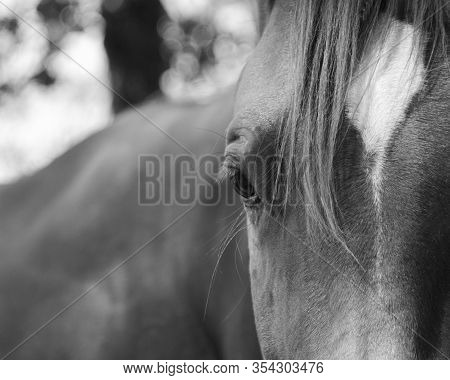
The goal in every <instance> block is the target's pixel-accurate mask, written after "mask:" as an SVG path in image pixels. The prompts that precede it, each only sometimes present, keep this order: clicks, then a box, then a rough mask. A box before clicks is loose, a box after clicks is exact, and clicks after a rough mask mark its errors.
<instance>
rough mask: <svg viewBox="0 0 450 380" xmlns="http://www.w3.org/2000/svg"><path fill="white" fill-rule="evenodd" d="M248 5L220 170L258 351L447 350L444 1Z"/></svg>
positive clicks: (373, 354)
mask: <svg viewBox="0 0 450 380" xmlns="http://www.w3.org/2000/svg"><path fill="white" fill-rule="evenodd" d="M259 8H260V16H261V17H260V23H261V26H262V27H261V29H262V31H263V33H262V36H261V40H260V42H259V44H258V46H257V47H256V50H255V52H254V54H253V56H252V57H251V59H250V61H249V63H248V64H247V66H246V68H245V70H244V73H243V75H242V77H241V80H240V85H239V89H238V92H237V98H236V106H235V117H234V120H233V123H232V124H231V125H230V127H229V130H228V145H227V148H226V157H227V158H226V161H225V165H224V166H225V170H224V171H225V172H226V173H227V175H228V176H229V177H230V178H232V179H233V180H234V181H235V183H236V187H237V190H238V191H239V192H240V193H241V194H243V197H244V203H245V206H246V207H245V208H246V213H247V221H248V222H247V225H248V228H247V230H248V231H247V232H248V236H249V243H250V245H249V248H250V273H251V285H252V297H253V306H254V312H255V318H256V326H257V331H258V336H259V340H260V344H261V348H262V351H263V355H264V356H265V357H268V358H278V359H296V358H305V357H307V358H341V359H342V358H353V359H358V358H385V359H391V358H392V359H393V358H404V359H405V358H449V357H450V335H449V327H450V324H449V316H450V309H449V305H450V291H449V290H450V288H449V285H450V281H449V279H450V260H449V255H450V108H449V107H450V73H449V62H448V58H447V56H446V55H447V54H448V38H449V36H448V33H449V28H450V27H449V21H448V15H449V4H448V2H447V3H446V4H445V2H444V1H442V2H441V1H437V0H433V1H426V0H423V1H395V0H392V1H384V0H374V1H367V0H360V1H358V0H355V1H347V0H301V1H296V0H275V1H261V2H260V3H259ZM274 154H275V156H276V157H277V159H278V162H280V164H279V165H278V166H277V167H276V168H275V169H276V171H274V170H273V166H269V167H264V166H262V165H263V162H264V160H266V161H268V160H269V159H270V156H271V155H272V156H273V155H274ZM255 155H257V156H258V157H260V160H259V161H258V164H257V165H256V166H255V165H254V164H253V165H252V166H250V164H249V163H250V162H251V163H254V162H255V160H254V158H253V157H254V156H255ZM250 159H251V161H250ZM272 162H273V161H272ZM258 165H261V166H258ZM274 173H275V174H276V175H274ZM236 178H238V179H239V180H236Z"/></svg>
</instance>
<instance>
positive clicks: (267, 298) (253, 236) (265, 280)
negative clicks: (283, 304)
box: [248, 223, 280, 359]
mask: <svg viewBox="0 0 450 380" xmlns="http://www.w3.org/2000/svg"><path fill="white" fill-rule="evenodd" d="M260 235H261V234H260V232H259V231H258V229H257V228H255V226H254V225H252V224H251V223H248V242H249V251H250V279H251V288H252V298H253V309H254V314H255V321H256V329H257V332H258V338H259V342H260V345H261V349H262V352H263V355H264V357H265V358H268V359H279V358H280V342H279V339H277V334H276V331H277V327H276V325H275V324H276V322H277V316H276V308H275V298H276V297H275V292H276V289H275V288H276V283H275V280H276V273H275V265H274V263H273V262H272V261H273V259H274V258H273V255H272V254H271V250H270V249H269V248H268V247H267V246H265V245H264V241H263V240H262V236H260Z"/></svg>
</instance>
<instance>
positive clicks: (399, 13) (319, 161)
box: [278, 0, 450, 244]
mask: <svg viewBox="0 0 450 380" xmlns="http://www.w3.org/2000/svg"><path fill="white" fill-rule="evenodd" d="M449 4H450V2H449V1H448V0H422V1H421V0H407V1H400V0H373V1H370V0H369V1H367V0H302V1H298V2H297V5H296V15H295V17H296V23H295V27H294V28H293V30H292V36H291V41H292V49H291V50H292V52H293V57H292V60H293V62H295V65H296V66H295V68H294V70H293V78H292V81H291V83H294V86H295V89H294V90H293V94H294V97H293V99H292V104H291V107H290V110H289V113H288V115H287V116H286V118H285V120H284V123H283V128H282V129H281V131H280V136H279V138H280V141H279V144H278V146H279V147H280V152H279V153H280V156H281V157H283V160H282V162H283V164H282V165H281V166H280V169H279V174H281V173H282V174H283V175H279V176H278V179H279V181H280V182H281V179H280V178H285V179H286V183H283V186H282V188H284V189H287V191H285V193H283V195H282V199H284V200H285V201H286V202H287V199H292V198H290V195H289V194H292V193H293V192H294V191H296V194H295V195H296V197H297V196H299V193H298V183H302V187H301V196H302V197H303V201H304V203H305V209H306V218H307V226H308V231H309V233H310V236H314V234H315V233H316V232H318V231H317V228H318V229H319V230H320V232H322V233H323V232H326V233H327V236H330V237H332V238H335V239H338V240H339V241H340V242H341V243H344V244H345V238H344V236H343V232H342V228H341V223H340V222H339V219H340V218H339V211H338V206H337V202H336V188H335V181H334V176H335V173H334V168H335V162H334V158H335V153H336V150H337V148H338V146H339V144H340V136H341V135H342V133H340V132H342V131H341V127H342V125H343V120H344V117H343V115H344V108H345V99H346V96H347V92H348V89H349V85H350V80H351V78H352V75H353V74H354V72H355V69H356V68H357V66H358V63H359V60H360V59H361V55H362V52H363V51H364V49H365V48H367V47H368V45H369V43H370V42H371V39H372V38H373V36H375V35H377V36H378V35H379V34H380V31H381V33H387V31H388V30H389V29H390V27H391V25H390V24H391V23H392V22H393V20H395V19H396V20H403V21H405V22H407V23H409V24H411V25H412V26H413V27H414V29H417V30H418V31H420V32H421V33H417V35H419V36H423V37H419V38H423V41H420V43H423V44H425V46H426V49H425V50H426V51H427V57H426V62H425V64H429V63H431V62H432V61H433V59H434V58H435V57H436V56H437V55H442V54H445V57H446V52H447V50H446V49H447V46H446V45H447V40H448V28H449V25H448V16H449V7H450V6H449ZM425 37H426V40H425ZM278 185H279V184H278ZM280 188H281V186H280ZM321 236H323V234H321Z"/></svg>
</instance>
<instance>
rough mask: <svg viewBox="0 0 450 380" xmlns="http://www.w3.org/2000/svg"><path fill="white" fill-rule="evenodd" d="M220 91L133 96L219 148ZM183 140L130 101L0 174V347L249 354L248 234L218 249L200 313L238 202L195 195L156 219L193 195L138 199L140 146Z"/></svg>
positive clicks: (116, 354)
mask: <svg viewBox="0 0 450 380" xmlns="http://www.w3.org/2000/svg"><path fill="white" fill-rule="evenodd" d="M231 99H232V97H231V96H230V95H226V96H222V97H220V98H219V99H216V100H215V101H214V102H213V103H212V104H209V105H207V106H196V105H187V106H180V105H173V104H170V103H169V102H167V101H165V100H163V99H159V100H155V101H153V102H151V103H148V104H146V105H145V106H143V107H141V108H140V110H141V112H142V113H144V114H146V115H148V117H149V118H151V119H153V120H154V121H155V122H156V123H157V124H158V125H160V126H161V128H163V129H164V131H166V132H167V133H168V134H170V135H171V136H173V138H174V139H177V140H179V141H180V143H182V144H183V146H185V147H187V148H188V149H189V150H191V151H192V152H193V153H195V154H199V155H201V154H206V153H212V152H218V151H220V147H219V148H217V146H220V144H222V143H223V142H222V141H223V140H221V139H220V138H218V137H217V135H216V134H214V133H218V132H220V133H223V131H224V130H225V127H226V125H227V123H228V122H229V118H230V115H231ZM207 129H209V130H211V131H212V132H208V131H207ZM218 140H219V143H218ZM181 153H184V154H186V152H185V151H183V149H181V148H180V147H179V146H178V145H177V144H176V143H174V142H173V141H171V140H170V139H168V138H167V137H166V136H164V134H162V133H161V132H160V131H158V129H157V128H155V127H154V126H153V125H151V123H149V122H148V121H146V120H144V119H143V118H142V117H141V116H140V115H138V114H137V113H136V112H135V111H133V110H131V111H129V112H126V113H124V114H121V115H120V116H119V117H118V118H117V120H116V121H115V122H114V124H113V125H112V126H110V127H109V128H107V129H105V130H103V131H102V132H100V133H98V134H96V135H94V136H92V137H90V138H89V139H87V140H86V141H84V142H82V143H81V144H79V145H78V146H76V147H75V148H73V149H71V150H70V151H69V152H67V153H66V154H64V155H63V156H62V157H60V158H58V159H57V160H56V161H55V162H53V163H52V164H51V165H50V166H49V167H47V168H45V169H43V170H42V171H40V172H39V173H37V174H35V175H33V176H31V177H29V178H24V179H22V180H20V181H19V182H18V183H15V184H12V185H7V186H3V187H2V188H1V190H0V215H1V219H0V253H1V262H2V264H1V266H0V356H2V357H3V356H5V355H8V356H7V357H9V358H29V359H40V358H52V359H56V358H88V359H93V358H141V359H157V358H166V359H170V358H172V359H176V358H183V359H195V358H197V359H199V358H201V359H207V358H258V357H259V346H258V344H257V340H256V335H255V332H254V327H253V326H254V325H253V314H252V310H251V302H250V291H249V285H248V274H247V265H246V260H247V258H246V242H245V240H246V239H245V238H244V239H240V240H239V242H238V243H237V244H239V245H240V251H241V252H238V251H237V245H236V244H230V245H229V247H228V248H227V249H226V252H225V254H224V255H223V258H222V260H221V261H220V265H219V267H218V270H217V276H216V278H215V281H214V282H213V284H212V293H211V295H210V297H209V305H208V309H207V311H206V317H205V318H204V309H205V304H206V299H207V293H208V289H209V287H210V283H211V277H212V274H213V269H214V267H215V265H216V263H217V260H218V247H219V246H220V242H221V240H222V239H223V237H224V236H225V235H226V233H227V231H228V230H229V226H230V225H231V224H232V223H233V222H234V220H235V217H236V216H237V214H234V213H235V211H236V210H235V209H233V208H230V207H225V206H224V205H223V204H218V205H216V206H208V205H206V206H200V205H196V206H194V208H193V209H192V211H190V212H188V213H187V214H186V215H184V216H183V217H182V218H181V219H179V220H178V221H177V222H176V223H175V224H174V225H172V226H171V227H169V228H168V229H167V231H164V232H161V231H163V229H164V228H165V227H166V226H168V225H169V224H170V223H171V222H172V221H174V220H176V218H178V217H179V216H180V215H182V214H183V213H184V212H186V211H187V210H188V209H189V207H190V206H176V205H172V206H163V205H154V206H140V205H139V203H138V202H139V199H138V157H139V156H140V155H145V154H153V155H163V154H174V155H175V154H181ZM233 215H234V218H233ZM155 237H156V238H155ZM153 238H154V240H152V241H151V242H150V243H149V244H148V246H146V247H145V248H144V249H143V250H142V251H141V252H140V253H139V254H137V255H136V256H135V257H133V258H132V259H131V260H130V261H128V262H127V263H125V264H124V265H123V266H122V267H121V268H120V269H118V270H117V271H115V272H114V273H113V274H111V275H110V276H108V277H107V278H106V279H105V280H104V281H103V282H101V283H100V284H98V286H95V287H94V289H93V290H92V291H90V292H89V293H88V294H87V295H85V296H84V297H83V298H81V299H80V300H78V301H77V302H75V303H74V304H73V305H71V306H70V307H69V308H68V309H67V310H64V308H65V307H67V306H68V305H70V304H71V302H72V301H74V300H75V299H77V297H79V296H80V295H81V294H83V292H84V291H86V290H88V289H89V287H90V286H91V285H92V284H94V283H95V282H96V281H98V280H99V279H101V278H102V277H103V276H104V275H105V274H106V273H108V271H110V270H111V268H113V267H114V266H116V265H118V264H119V263H120V262H122V261H123V260H124V259H126V258H127V257H128V256H129V255H130V254H132V253H133V252H134V251H135V250H136V249H137V248H138V247H140V246H141V245H142V244H144V243H146V242H147V241H148V240H150V239H153ZM241 255H242V256H241ZM61 310H63V312H62V313H61V314H60V315H58V316H57V317H56V318H55V319H54V320H52V321H51V322H50V323H49V324H48V325H46V326H45V327H44V328H43V329H42V330H40V331H38V332H37V333H36V334H35V335H33V336H32V337H31V338H30V339H29V340H27V341H26V342H25V343H24V344H23V345H20V346H18V347H17V345H18V344H20V343H21V342H22V341H23V340H25V339H27V338H29V337H30V335H31V334H33V333H34V332H36V330H38V329H39V328H41V327H42V326H43V325H44V324H46V323H47V322H49V320H50V319H51V318H52V317H53V316H55V314H57V313H58V312H60V311H61ZM11 350H13V351H11Z"/></svg>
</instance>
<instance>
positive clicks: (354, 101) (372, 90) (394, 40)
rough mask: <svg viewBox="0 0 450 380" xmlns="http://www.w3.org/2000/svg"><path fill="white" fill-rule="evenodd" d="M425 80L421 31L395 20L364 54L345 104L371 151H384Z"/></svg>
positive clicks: (367, 148) (348, 113)
mask: <svg viewBox="0 0 450 380" xmlns="http://www.w3.org/2000/svg"><path fill="white" fill-rule="evenodd" d="M424 80H425V69H424V64H423V57H422V50H421V46H420V38H419V36H418V32H416V31H415V29H414V27H413V26H412V25H410V24H406V23H402V22H398V21H396V22H394V23H393V24H392V26H391V28H390V29H389V31H388V32H387V33H386V35H380V36H379V38H378V39H377V41H375V42H374V43H373V44H371V45H370V48H369V49H368V51H366V53H365V54H364V55H363V57H362V60H361V64H360V67H359V68H358V70H357V73H356V75H355V77H354V78H353V80H352V83H351V86H350V91H349V97H348V100H347V104H346V105H347V115H348V117H349V119H350V120H351V121H352V123H353V125H354V126H355V127H356V128H357V129H358V130H359V131H360V133H361V136H362V139H363V141H364V145H365V148H366V150H367V151H368V152H370V153H381V154H382V153H383V150H384V149H385V147H386V145H387V143H388V142H389V139H390V137H391V136H392V133H393V131H394V130H395V128H396V127H397V126H398V125H399V123H400V122H401V121H402V120H403V119H404V118H405V114H406V110H407V108H408V106H409V105H410V103H411V101H412V99H413V97H414V95H415V94H417V93H418V92H419V91H420V89H421V88H422V87H423V84H424Z"/></svg>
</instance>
